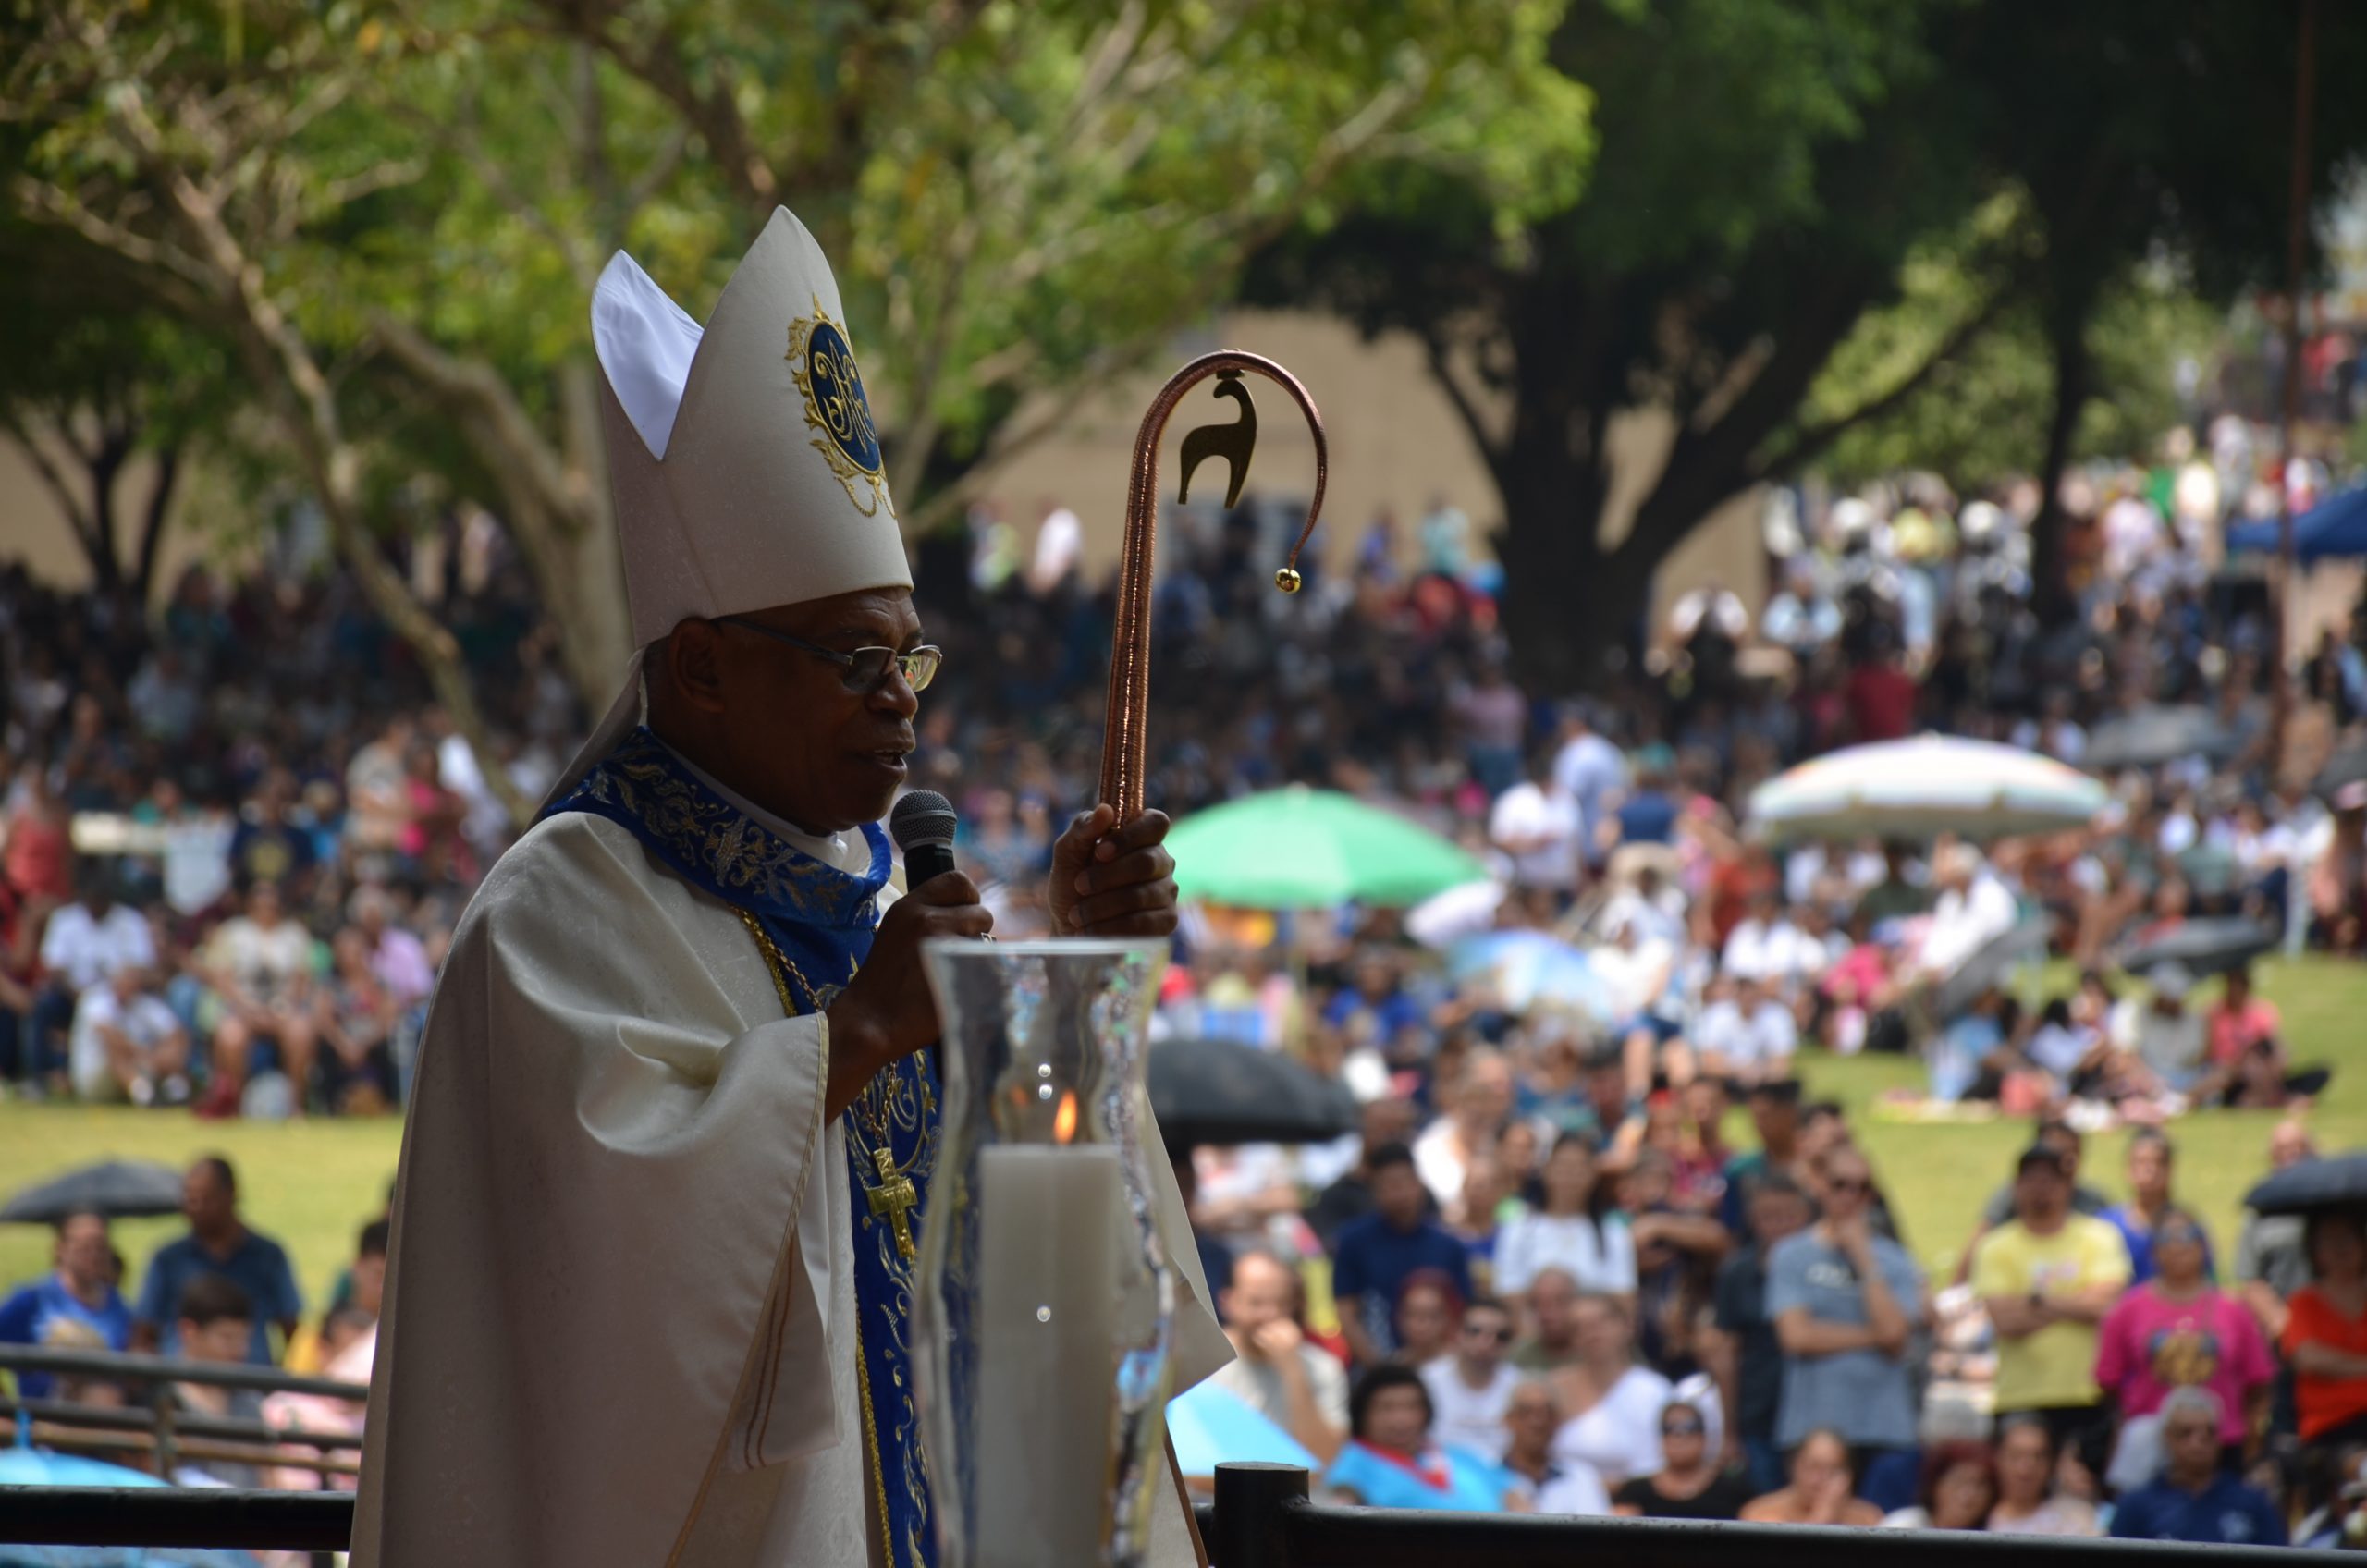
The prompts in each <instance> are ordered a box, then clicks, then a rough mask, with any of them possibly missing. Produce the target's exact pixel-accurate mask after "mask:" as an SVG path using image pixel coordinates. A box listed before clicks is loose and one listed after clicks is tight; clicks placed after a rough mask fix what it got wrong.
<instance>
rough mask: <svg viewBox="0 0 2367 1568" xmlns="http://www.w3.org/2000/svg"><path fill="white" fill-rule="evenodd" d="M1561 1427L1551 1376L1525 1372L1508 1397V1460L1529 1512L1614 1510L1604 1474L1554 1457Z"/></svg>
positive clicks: (1591, 1514) (1596, 1513) (1587, 1514)
mask: <svg viewBox="0 0 2367 1568" xmlns="http://www.w3.org/2000/svg"><path fill="white" fill-rule="evenodd" d="M1561 1427H1562V1406H1561V1403H1560V1402H1559V1401H1557V1400H1556V1399H1555V1398H1554V1396H1553V1385H1552V1384H1551V1382H1549V1381H1547V1380H1546V1379H1545V1378H1521V1379H1520V1380H1519V1381H1518V1382H1516V1383H1515V1384H1514V1385H1513V1390H1512V1395H1511V1397H1510V1398H1509V1399H1507V1400H1506V1401H1505V1403H1504V1459H1503V1463H1504V1468H1505V1470H1507V1471H1508V1472H1510V1473H1511V1475H1512V1477H1513V1483H1514V1485H1513V1493H1514V1496H1515V1499H1516V1500H1517V1501H1518V1503H1519V1504H1520V1505H1521V1506H1522V1507H1523V1509H1524V1510H1525V1511H1526V1512H1527V1513H1552V1514H1560V1515H1564V1516H1566V1517H1572V1518H1582V1519H1596V1518H1600V1517H1601V1516H1602V1515H1604V1514H1606V1513H1610V1512H1611V1511H1612V1509H1611V1498H1610V1496H1609V1494H1607V1493H1606V1492H1605V1491H1604V1490H1603V1489H1602V1477H1601V1476H1598V1475H1596V1474H1595V1473H1594V1472H1593V1471H1592V1470H1590V1469H1588V1467H1587V1466H1585V1465H1583V1464H1570V1465H1564V1464H1559V1463H1557V1462H1556V1461H1555V1460H1554V1458H1553V1434H1554V1433H1555V1432H1557V1431H1559V1430H1561Z"/></svg>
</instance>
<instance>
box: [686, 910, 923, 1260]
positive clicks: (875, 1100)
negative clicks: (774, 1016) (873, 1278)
mask: <svg viewBox="0 0 2367 1568" xmlns="http://www.w3.org/2000/svg"><path fill="white" fill-rule="evenodd" d="M733 913H736V914H738V915H739V916H740V923H741V924H742V925H745V926H746V927H747V928H748V934H749V935H750V936H751V937H754V938H755V939H756V949H757V950H758V951H759V952H761V953H763V954H764V957H765V964H766V967H767V968H768V969H769V970H770V971H771V972H772V977H773V989H774V990H775V991H777V992H779V995H780V1002H781V1008H782V1010H783V1011H789V1012H794V1011H796V1008H795V1005H794V1003H793V1002H792V1001H791V998H790V994H789V986H788V984H787V981H788V980H794V981H796V982H797V988H798V989H799V990H800V991H803V993H804V994H805V1006H806V1011H809V1012H812V1013H815V1014H816V1015H819V1014H820V1013H821V1011H822V997H821V993H820V992H819V991H818V990H816V988H815V986H814V982H812V981H811V980H808V979H807V978H806V977H805V972H804V971H803V970H802V969H800V968H798V967H797V961H796V960H794V959H792V958H791V957H790V956H789V955H788V954H787V953H785V952H783V951H781V949H780V947H779V944H778V943H776V942H775V941H774V940H773V939H772V935H771V933H769V932H767V930H766V929H765V927H764V925H763V923H762V922H760V921H758V920H757V919H756V917H755V916H754V914H752V913H749V912H748V911H746V910H744V909H737V908H735V909H734V911H733ZM900 1066H901V1063H896V1064H891V1065H890V1066H889V1067H888V1068H886V1069H885V1070H884V1071H882V1072H879V1073H877V1074H876V1075H875V1076H874V1077H873V1078H872V1080H871V1082H869V1083H868V1084H865V1085H864V1086H863V1089H862V1092H861V1093H859V1094H857V1095H856V1096H855V1097H854V1103H853V1104H852V1105H851V1106H849V1107H848V1108H847V1109H849V1110H851V1111H852V1112H853V1113H854V1114H853V1115H852V1116H850V1117H848V1118H847V1121H846V1126H847V1133H848V1135H849V1136H850V1137H852V1138H853V1140H854V1145H855V1148H854V1152H855V1165H856V1169H858V1170H861V1169H864V1168H865V1167H868V1168H869V1169H870V1170H872V1171H873V1172H874V1173H875V1174H876V1175H877V1182H865V1183H864V1184H863V1195H864V1202H865V1205H866V1206H868V1207H869V1208H870V1210H871V1213H872V1215H873V1217H874V1218H876V1219H882V1220H884V1221H886V1223H887V1225H888V1227H889V1232H890V1233H891V1234H892V1235H893V1236H894V1238H895V1242H896V1256H898V1257H900V1258H901V1259H902V1260H904V1261H905V1262H907V1263H909V1262H911V1261H912V1260H913V1259H914V1257H915V1256H917V1255H918V1248H916V1247H915V1246H914V1243H913V1225H912V1212H913V1210H914V1209H915V1208H917V1207H920V1189H919V1188H918V1187H917V1186H915V1185H914V1182H913V1176H912V1172H913V1168H914V1166H915V1165H917V1164H919V1163H920V1159H921V1156H922V1154H923V1153H924V1152H925V1151H926V1148H927V1140H926V1137H924V1138H923V1139H922V1140H921V1141H920V1143H918V1144H917V1145H914V1149H913V1157H912V1158H910V1159H908V1160H905V1161H904V1162H902V1163H901V1164H899V1163H897V1160H896V1151H895V1147H894V1144H893V1127H892V1118H893V1114H894V1105H893V1096H894V1085H893V1084H892V1082H891V1080H892V1079H893V1078H894V1077H895V1076H896V1075H897V1072H898V1068H899V1067H900ZM919 1092H920V1095H921V1097H922V1098H923V1099H924V1100H926V1098H928V1088H927V1084H926V1081H924V1082H922V1083H921V1084H920V1085H919ZM865 1133H869V1134H870V1137H869V1140H868V1142H867V1143H866V1141H865V1136H864V1134H865Z"/></svg>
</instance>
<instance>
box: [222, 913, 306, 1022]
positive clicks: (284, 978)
mask: <svg viewBox="0 0 2367 1568" xmlns="http://www.w3.org/2000/svg"><path fill="white" fill-rule="evenodd" d="M206 957H207V962H211V963H212V964H214V965H215V967H216V968H219V969H227V970H228V971H229V972H230V974H231V976H232V977H233V978H234V979H236V980H237V981H238V983H239V986H241V987H243V988H244V989H245V991H246V993H247V995H249V996H250V997H251V998H254V999H255V1000H256V1001H257V1002H258V1003H260V1004H262V1005H263V1006H264V1007H269V1006H271V1005H272V1004H273V1003H275V1002H277V1001H279V1000H281V999H282V998H285V997H286V995H287V994H288V991H289V990H291V989H292V988H293V987H294V986H295V985H296V983H297V982H298V980H300V979H301V978H302V977H303V976H305V975H307V974H311V973H312V971H313V934H312V933H311V932H309V931H307V930H305V929H304V927H303V926H302V925H299V924H298V923H296V922H295V921H293V920H283V921H281V922H280V923H279V924H278V925H275V926H273V927H272V928H271V929H270V930H268V931H266V930H264V928H263V927H262V926H260V925H256V924H255V923H254V922H253V921H251V920H250V919H248V918H247V917H246V916H245V915H243V914H242V915H240V916H239V917H238V918H237V919H236V920H226V921H224V922H223V923H222V925H221V926H220V927H219V928H218V929H216V930H215V933H214V939H213V940H212V941H211V942H209V943H207V944H206Z"/></svg>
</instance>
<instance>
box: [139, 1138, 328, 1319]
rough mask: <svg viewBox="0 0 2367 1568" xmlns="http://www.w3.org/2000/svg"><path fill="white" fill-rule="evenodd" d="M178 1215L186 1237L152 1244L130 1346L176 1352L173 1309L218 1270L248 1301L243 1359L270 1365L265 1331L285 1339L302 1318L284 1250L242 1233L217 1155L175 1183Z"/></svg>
mask: <svg viewBox="0 0 2367 1568" xmlns="http://www.w3.org/2000/svg"><path fill="white" fill-rule="evenodd" d="M181 1213H182V1214H183V1215H185V1216H186V1217H187V1218H188V1219H189V1234H188V1235H186V1236H183V1237H181V1238H180V1239H179V1240H178V1241H175V1242H167V1243H165V1244H164V1245H163V1246H161V1247H158V1248H157V1249H156V1253H155V1256H153V1257H151V1258H150V1259H149V1260H148V1272H147V1274H146V1276H145V1277H144V1278H143V1279H142V1280H141V1286H140V1305H138V1306H137V1307H136V1308H134V1309H133V1311H132V1315H131V1316H132V1333H131V1342H132V1348H134V1349H135V1350H150V1351H157V1352H160V1353H161V1354H166V1355H177V1354H179V1353H180V1341H179V1339H178V1334H179V1318H178V1316H176V1313H177V1310H178V1303H179V1301H180V1299H181V1293H182V1292H183V1291H185V1290H187V1289H188V1287H189V1286H190V1283H191V1282H192V1281H193V1280H197V1279H198V1278H200V1277H202V1276H207V1275H220V1276H222V1277H224V1278H226V1279H227V1280H229V1281H230V1282H231V1283H232V1284H234V1285H237V1286H238V1287H239V1290H240V1292H242V1294H243V1295H244V1296H245V1298H246V1300H247V1301H248V1303H249V1304H250V1306H249V1309H248V1311H247V1313H246V1315H245V1316H246V1317H247V1320H248V1321H247V1327H248V1330H249V1337H248V1342H247V1354H246V1358H247V1359H248V1360H249V1361H251V1362H253V1363H254V1364H255V1365H257V1366H270V1365H271V1364H272V1354H271V1339H270V1335H269V1332H268V1330H269V1329H271V1328H273V1327H274V1326H276V1327H277V1328H278V1329H279V1331H280V1334H281V1335H282V1337H283V1338H292V1337H293V1336H294V1335H295V1332H296V1326H297V1323H298V1321H299V1319H300V1318H301V1317H303V1315H304V1301H303V1297H302V1296H300V1294H298V1292H297V1290H296V1272H295V1270H294V1269H292V1268H289V1267H288V1254H287V1253H286V1251H284V1250H283V1249H282V1248H281V1247H280V1244H279V1243H277V1242H275V1241H273V1240H272V1239H271V1238H270V1237H268V1236H265V1235H264V1234H262V1233H261V1232H259V1231H250V1230H248V1229H247V1226H246V1222H245V1221H244V1220H243V1219H240V1218H239V1178H238V1174H237V1172H235V1171H234V1170H231V1168H230V1162H229V1161H228V1160H227V1159H224V1158H222V1157H221V1156H219V1155H208V1156H206V1157H205V1158H202V1159H200V1160H198V1161H197V1163H195V1164H194V1165H191V1166H190V1168H189V1174H188V1175H187V1176H186V1177H184V1178H183V1179H182V1182H181Z"/></svg>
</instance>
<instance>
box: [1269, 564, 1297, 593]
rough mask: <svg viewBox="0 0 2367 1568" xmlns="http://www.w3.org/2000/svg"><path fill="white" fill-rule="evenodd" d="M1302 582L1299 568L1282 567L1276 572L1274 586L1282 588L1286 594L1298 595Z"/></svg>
mask: <svg viewBox="0 0 2367 1568" xmlns="http://www.w3.org/2000/svg"><path fill="white" fill-rule="evenodd" d="M1299 582H1301V579H1300V577H1299V574H1298V568H1296V567H1293V566H1286V567H1282V568H1279V569H1277V570H1276V571H1275V572H1274V586H1275V587H1277V588H1280V589H1281V590H1282V592H1283V593H1285V594H1295V593H1297V592H1298V585H1299Z"/></svg>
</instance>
